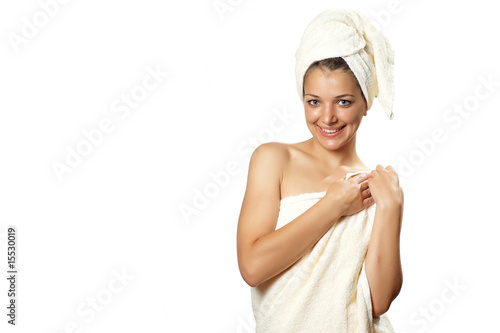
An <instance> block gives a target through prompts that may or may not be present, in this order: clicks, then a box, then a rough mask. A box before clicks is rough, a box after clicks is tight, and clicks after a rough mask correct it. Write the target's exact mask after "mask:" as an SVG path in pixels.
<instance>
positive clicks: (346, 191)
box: [325, 172, 375, 216]
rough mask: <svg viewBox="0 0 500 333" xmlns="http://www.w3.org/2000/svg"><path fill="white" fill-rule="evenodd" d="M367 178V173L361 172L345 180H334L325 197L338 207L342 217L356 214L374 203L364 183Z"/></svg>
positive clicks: (368, 174)
mask: <svg viewBox="0 0 500 333" xmlns="http://www.w3.org/2000/svg"><path fill="white" fill-rule="evenodd" d="M369 177H370V173H369V172H363V173H360V174H358V175H356V176H353V177H350V178H349V179H347V180H346V179H345V177H344V178H342V179H337V180H334V181H333V182H332V183H331V184H330V187H329V188H328V190H327V191H326V194H325V196H326V197H329V198H331V199H332V200H333V202H335V204H336V205H338V207H339V209H340V211H341V212H343V213H342V216H347V215H353V214H356V213H358V212H360V211H362V210H363V209H365V208H367V207H368V206H370V205H372V204H373V203H374V202H375V201H374V200H373V198H372V195H371V191H370V189H369V186H368V182H367V181H366V180H367V179H368V178H369Z"/></svg>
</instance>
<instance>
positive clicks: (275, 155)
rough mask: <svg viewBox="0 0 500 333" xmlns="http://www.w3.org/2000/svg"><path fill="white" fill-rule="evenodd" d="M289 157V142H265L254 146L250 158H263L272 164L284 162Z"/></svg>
mask: <svg viewBox="0 0 500 333" xmlns="http://www.w3.org/2000/svg"><path fill="white" fill-rule="evenodd" d="M289 158H290V144H287V143H282V142H266V143H263V144H261V145H260V146H258V147H257V148H255V150H254V152H253V154H252V157H251V161H252V160H257V159H258V160H263V161H264V162H267V163H272V164H273V165H276V164H281V163H285V162H286V161H287V160H288V159H289Z"/></svg>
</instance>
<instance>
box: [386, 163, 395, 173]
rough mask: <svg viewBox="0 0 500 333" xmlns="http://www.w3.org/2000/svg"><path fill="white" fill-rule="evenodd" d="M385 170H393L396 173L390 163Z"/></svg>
mask: <svg viewBox="0 0 500 333" xmlns="http://www.w3.org/2000/svg"><path fill="white" fill-rule="evenodd" d="M387 170H389V171H391V172H394V173H397V172H396V170H395V169H394V168H393V167H392V166H390V165H388V166H387Z"/></svg>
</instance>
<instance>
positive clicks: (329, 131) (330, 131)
mask: <svg viewBox="0 0 500 333" xmlns="http://www.w3.org/2000/svg"><path fill="white" fill-rule="evenodd" d="M344 127H345V125H344V126H342V127H341V128H339V129H338V130H327V129H324V128H321V127H320V128H321V130H322V131H323V132H325V133H328V134H332V133H335V132H338V131H340V130H341V129H343V128H344Z"/></svg>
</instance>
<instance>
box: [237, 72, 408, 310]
mask: <svg viewBox="0 0 500 333" xmlns="http://www.w3.org/2000/svg"><path fill="white" fill-rule="evenodd" d="M304 91H305V96H304V111H305V119H306V124H307V127H308V128H309V130H310V132H311V134H312V138H311V139H309V140H307V141H304V142H299V143H296V144H284V143H278V142H271V143H266V144H263V145H261V146H259V147H258V148H257V149H255V151H254V153H253V154H252V157H251V159H250V165H249V172H248V181H247V189H246V192H245V196H244V199H243V203H242V208H241V212H240V218H239V221H238V230H237V253H238V265H239V269H240V273H241V275H242V277H243V279H244V280H245V282H247V283H248V284H249V285H250V286H252V287H255V286H258V285H260V284H261V283H263V282H265V281H267V280H269V279H270V278H272V277H274V276H276V275H277V274H279V273H281V272H283V271H284V270H286V269H287V268H289V267H290V266H292V265H293V264H294V263H295V262H297V261H298V260H299V259H300V258H301V257H302V256H303V255H304V254H305V253H306V252H307V251H308V250H309V249H310V248H311V247H313V246H314V245H315V244H316V242H317V241H318V240H319V239H321V237H322V236H323V235H324V234H325V233H326V232H327V231H328V230H329V229H330V228H331V227H332V226H333V224H334V223H335V222H336V221H337V220H338V219H339V218H340V217H342V216H348V215H352V214H355V213H358V212H359V211H361V210H363V209H365V208H367V207H369V206H370V205H372V204H374V203H376V205H377V207H376V213H375V221H374V225H373V229H372V234H371V238H370V242H369V245H368V251H367V255H366V259H365V269H366V274H367V277H368V282H369V284H370V290H371V298H372V308H373V316H375V317H376V316H380V315H382V314H383V313H385V312H386V311H387V310H388V309H389V307H390V304H391V303H392V301H393V300H394V299H395V298H396V296H397V295H398V294H399V291H400V289H401V286H402V279H403V278H402V276H403V275H402V269H401V261H400V251H399V236H400V230H401V223H402V216H403V202H404V200H403V191H402V189H401V187H400V185H399V179H398V175H397V173H396V172H395V170H394V169H393V168H392V167H391V166H388V167H386V168H384V167H383V166H381V165H378V166H377V167H376V169H375V170H372V171H371V172H368V173H362V174H360V175H357V176H354V177H351V178H349V179H348V180H345V179H343V178H344V177H345V175H346V173H347V172H355V171H361V170H369V168H368V167H367V166H366V165H365V164H364V163H363V162H362V161H361V159H360V158H359V157H358V155H357V153H356V132H357V130H358V128H359V126H360V124H361V121H362V119H363V117H364V116H366V115H367V106H366V102H365V100H364V98H363V95H362V92H361V89H360V88H359V85H358V84H357V81H356V79H355V77H354V75H353V74H352V73H350V72H344V71H339V70H335V71H329V70H327V69H321V68H315V69H313V70H312V71H310V72H309V74H308V75H307V76H306V78H305V81H304ZM342 126H345V127H344V129H343V130H342V133H341V134H340V135H338V136H336V137H333V138H327V137H325V136H323V135H322V134H321V129H320V127H322V128H326V129H337V128H340V127H342ZM322 191H326V194H325V196H324V197H323V198H321V199H320V200H319V201H318V202H317V203H316V204H315V205H313V206H312V207H311V208H310V209H308V210H307V211H306V212H304V213H303V214H301V215H300V216H299V217H297V218H296V219H294V220H293V221H291V222H289V223H288V224H286V225H285V226H283V227H282V228H280V229H278V230H275V229H276V223H277V218H278V214H279V206H280V200H281V199H282V198H284V197H287V196H290V195H296V194H300V193H308V192H322Z"/></svg>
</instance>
